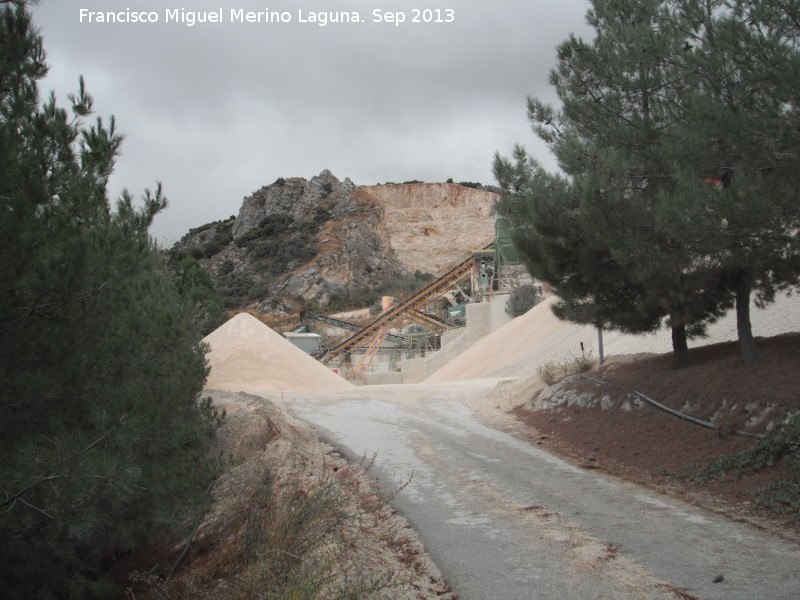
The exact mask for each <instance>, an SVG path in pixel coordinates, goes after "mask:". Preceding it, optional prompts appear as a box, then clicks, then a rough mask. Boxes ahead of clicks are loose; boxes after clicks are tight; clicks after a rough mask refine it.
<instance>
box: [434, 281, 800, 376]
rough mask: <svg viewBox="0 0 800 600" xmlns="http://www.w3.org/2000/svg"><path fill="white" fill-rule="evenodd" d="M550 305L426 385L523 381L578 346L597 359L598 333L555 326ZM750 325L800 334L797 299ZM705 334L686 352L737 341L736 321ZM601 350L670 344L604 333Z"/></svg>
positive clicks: (768, 332)
mask: <svg viewBox="0 0 800 600" xmlns="http://www.w3.org/2000/svg"><path fill="white" fill-rule="evenodd" d="M553 301H554V298H551V299H548V300H545V301H544V302H542V303H540V304H538V305H536V306H534V307H533V308H532V309H531V310H530V311H528V312H527V313H526V314H524V315H522V316H520V317H517V318H516V319H514V320H512V321H511V322H509V323H507V324H506V325H504V326H503V327H501V328H500V329H498V330H497V331H495V332H494V333H491V334H489V335H487V336H486V337H484V338H481V339H480V340H478V341H477V342H476V343H475V344H474V345H473V346H472V347H470V348H469V349H468V350H466V351H465V352H463V353H462V354H461V355H459V356H458V357H456V358H455V359H454V360H452V361H451V362H449V363H448V364H446V365H445V366H443V367H442V368H441V369H439V370H438V371H436V372H435V373H433V374H432V375H430V376H429V377H428V378H427V379H425V381H426V382H443V381H463V380H468V379H480V378H486V377H527V376H530V375H534V374H535V373H536V367H538V366H539V365H540V364H542V363H545V362H548V361H551V360H560V359H566V358H569V357H572V356H578V355H580V353H581V342H583V345H584V349H585V351H586V352H592V355H593V356H595V357H597V356H598V340H597V330H596V329H594V328H593V327H586V326H582V325H574V324H571V323H567V322H564V321H559V320H558V319H557V318H556V317H555V316H554V315H553V313H552V312H551V310H550V305H551V304H552V302H553ZM751 320H752V325H753V334H754V335H755V336H762V337H770V336H774V335H779V334H781V333H786V332H790V331H800V296H798V295H794V296H789V297H786V296H781V297H779V298H778V299H777V301H776V302H775V303H774V304H770V305H769V306H767V307H766V308H765V309H758V308H756V307H755V306H754V307H753V308H752V312H751ZM708 333H709V335H708V337H707V338H705V339H696V340H690V341H689V346H690V347H694V346H700V345H704V344H715V343H718V342H724V341H729V340H735V339H736V316H735V314H734V313H733V311H731V312H730V313H728V314H727V315H725V317H723V318H722V319H721V320H720V321H719V322H717V323H715V324H714V325H712V326H711V327H709V331H708ZM603 349H604V354H605V355H606V356H611V355H614V354H637V353H640V352H655V353H664V352H671V351H672V339H671V335H670V332H669V330H667V329H663V330H661V331H659V332H657V333H655V334H646V335H626V334H622V333H619V332H615V331H605V332H603Z"/></svg>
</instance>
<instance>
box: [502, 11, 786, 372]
mask: <svg viewBox="0 0 800 600" xmlns="http://www.w3.org/2000/svg"><path fill="white" fill-rule="evenodd" d="M588 21H589V23H590V24H591V25H592V26H593V27H594V29H595V31H596V37H595V39H594V40H593V41H592V42H585V41H583V40H581V39H578V38H576V37H570V38H569V39H568V40H567V41H565V42H564V43H562V44H561V46H559V48H558V63H557V66H556V68H555V69H554V70H553V71H552V73H551V82H552V83H553V85H554V86H555V88H556V92H557V93H558V96H559V98H560V100H561V102H562V105H563V107H562V108H561V109H560V110H556V109H554V108H553V107H551V106H549V105H547V104H545V103H543V102H542V101H540V100H538V99H535V98H530V99H529V102H528V110H529V117H530V120H531V123H532V126H533V129H534V131H535V132H536V134H537V136H538V137H539V138H540V139H541V140H542V141H544V142H545V143H546V144H547V145H548V146H549V148H550V149H551V150H552V151H553V153H554V154H555V155H556V157H557V159H558V162H559V167H560V169H561V173H562V174H554V173H549V172H547V171H546V170H545V169H543V168H542V167H541V166H540V165H539V164H538V163H537V161H536V160H535V159H534V158H532V157H530V156H529V155H528V154H527V153H526V151H525V150H524V148H522V147H517V148H515V150H514V152H513V156H512V158H511V159H505V158H501V157H499V156H497V157H496V159H495V163H494V171H495V175H496V177H497V179H498V181H499V182H500V184H501V186H502V191H503V193H502V200H501V202H500V205H499V209H500V211H501V213H502V214H503V215H504V216H507V217H508V218H509V221H510V222H511V223H512V225H513V226H514V228H515V229H514V232H513V234H512V236H513V240H514V243H515V246H516V248H517V250H518V251H519V253H520V255H521V256H522V257H524V259H525V260H526V262H527V263H528V267H529V270H530V272H531V273H532V274H533V275H534V276H535V277H537V278H538V279H540V280H543V281H548V282H550V283H552V284H553V285H555V286H556V293H557V294H558V296H559V298H560V301H559V302H558V303H557V304H556V305H555V307H554V312H556V313H557V314H558V315H559V316H560V317H562V318H567V319H570V320H573V321H576V322H579V323H586V324H592V325H595V326H602V327H604V328H606V329H619V330H623V331H627V332H632V333H638V332H645V331H652V330H654V329H657V328H659V327H660V326H661V325H662V324H663V323H666V324H667V325H668V326H669V327H670V328H671V330H672V336H673V348H674V354H675V358H676V364H677V365H678V366H685V365H686V364H687V363H688V360H689V354H688V347H687V339H688V338H691V337H693V336H698V335H703V333H704V330H705V328H706V326H707V325H708V324H709V323H711V322H713V321H714V320H716V319H717V318H719V316H720V315H721V314H723V313H724V312H726V311H727V310H729V309H730V308H732V307H735V309H736V313H737V324H738V334H739V341H740V348H741V356H742V360H743V362H745V363H747V362H751V361H753V360H755V357H756V352H755V344H754V340H753V334H752V331H751V327H750V317H749V310H750V300H751V297H755V299H756V300H757V301H758V302H760V303H767V302H770V301H771V300H772V299H774V297H775V294H776V293H778V292H780V291H782V290H785V289H790V288H792V287H795V286H796V285H797V284H798V281H800V250H798V249H800V243H798V242H800V238H798V235H799V234H798V232H800V205H798V203H797V201H796V189H797V183H798V174H799V173H800V169H799V168H798V167H800V154H799V153H798V148H800V144H799V143H798V142H800V139H798V131H800V129H798V127H797V123H798V118H800V113H798V109H797V105H796V102H795V99H796V96H797V90H798V84H799V83H800V82H799V81H798V77H799V75H798V73H800V70H799V69H798V66H800V52H798V41H797V40H798V35H797V34H798V26H797V24H798V22H800V19H798V14H797V8H796V7H795V6H794V5H793V4H791V5H790V4H786V3H783V2H777V1H766V2H760V3H752V2H748V1H746V0H734V1H731V2H723V1H722V0H665V1H661V0H641V1H633V0H630V1H627V2H619V1H609V0H596V1H595V2H593V9H592V10H591V11H590V12H589V15H588Z"/></svg>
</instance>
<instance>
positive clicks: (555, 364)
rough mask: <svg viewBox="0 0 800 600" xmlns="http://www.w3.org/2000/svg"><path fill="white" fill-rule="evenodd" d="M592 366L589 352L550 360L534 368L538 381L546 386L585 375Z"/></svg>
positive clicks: (592, 360) (592, 361) (592, 362)
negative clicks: (573, 376)
mask: <svg viewBox="0 0 800 600" xmlns="http://www.w3.org/2000/svg"><path fill="white" fill-rule="evenodd" d="M593 366H594V359H593V358H592V353H591V352H581V353H580V355H578V356H571V357H569V358H561V359H556V360H550V361H547V362H546V363H542V364H541V365H539V366H538V367H537V368H536V373H537V375H539V379H541V380H542V382H544V383H546V384H547V385H553V384H554V383H557V382H559V381H561V380H562V379H564V377H567V376H568V375H576V374H578V373H585V372H586V371H588V370H589V369H591V368H592V367H593Z"/></svg>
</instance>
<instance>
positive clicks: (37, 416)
mask: <svg viewBox="0 0 800 600" xmlns="http://www.w3.org/2000/svg"><path fill="white" fill-rule="evenodd" d="M45 72H46V66H45V62H44V52H43V50H42V42H41V38H40V37H39V35H38V34H37V32H36V31H35V29H34V27H33V24H32V22H31V17H30V14H29V13H28V12H27V10H26V8H25V3H24V2H14V3H8V2H6V3H3V6H1V7H0V212H2V219H0V281H2V287H0V380H2V381H3V386H2V387H0V439H1V440H2V442H0V488H1V489H0V540H2V541H0V565H1V568H0V573H2V574H0V589H2V590H3V596H4V597H5V598H44V599H47V598H84V597H110V596H112V595H114V593H113V592H112V591H111V588H110V587H109V586H110V584H109V582H108V581H107V580H106V579H105V578H104V577H103V575H104V572H105V571H106V570H107V568H108V567H109V566H110V565H111V564H113V562H114V560H116V559H117V558H118V557H119V556H121V555H123V554H124V553H126V552H129V551H131V550H133V549H134V548H137V547H139V546H141V545H142V544H143V543H146V542H149V541H153V540H155V539H160V538H161V537H162V536H164V535H165V534H166V533H167V532H170V531H171V530H173V528H174V527H175V526H176V525H179V524H180V523H181V517H182V516H183V515H184V514H185V511H186V510H187V508H188V507H189V506H190V504H191V501H192V499H193V498H195V497H196V496H197V495H198V492H200V491H201V490H202V489H203V488H204V487H205V484H206V483H207V481H208V477H209V474H210V470H209V467H208V466H207V463H206V461H205V460H204V459H203V458H204V452H205V450H204V444H205V440H207V439H208V434H209V433H211V432H212V431H213V428H214V426H215V423H216V416H215V414H214V412H213V410H212V409H211V408H210V406H209V405H208V402H203V403H198V401H197V397H198V393H199V392H200V390H201V388H202V385H203V382H204V378H205V375H206V366H205V357H204V348H203V347H202V345H201V344H199V341H200V336H199V333H198V331H197V329H196V327H195V324H194V322H193V320H192V315H191V311H192V307H191V306H190V305H188V304H187V303H186V302H185V301H184V299H183V297H182V296H181V295H180V294H179V292H178V289H177V286H176V283H175V281H174V279H173V277H172V276H171V275H170V274H169V273H168V272H167V271H166V270H165V269H164V268H163V261H162V259H161V257H160V255H159V252H158V250H157V248H155V246H154V244H153V242H152V240H151V239H150V237H149V235H148V233H147V231H148V227H149V225H150V224H151V222H152V220H153V218H154V217H155V215H156V214H157V213H158V212H159V211H160V210H162V209H163V208H164V206H165V205H166V200H165V199H164V197H163V196H162V194H161V190H160V187H159V189H157V190H156V191H155V192H154V193H152V194H151V193H149V192H147V193H146V194H145V196H144V198H143V200H142V208H139V209H136V208H134V204H133V200H132V198H131V197H130V195H128V194H127V193H125V194H123V196H122V198H121V199H120V200H119V201H118V203H117V205H116V207H115V209H114V210H112V209H111V207H110V206H109V202H108V197H107V192H106V188H107V183H108V178H109V176H110V175H111V172H112V169H113V166H114V161H115V158H116V155H117V153H118V151H119V148H120V144H121V143H122V137H121V136H120V135H119V134H118V133H117V131H116V127H115V123H114V121H113V119H111V120H110V121H109V122H108V123H106V122H104V121H102V120H101V119H97V120H96V121H95V122H94V124H92V125H89V126H85V125H84V121H85V119H86V117H87V116H88V115H89V114H90V113H91V108H92V99H91V97H90V96H89V94H88V93H87V92H86V90H85V87H84V84H83V81H82V80H81V81H80V85H79V90H78V92H77V93H76V94H75V95H73V96H70V98H69V100H70V103H71V110H70V111H68V110H65V109H62V108H60V107H59V106H58V105H57V102H56V100H55V98H54V97H53V96H52V95H51V97H50V98H49V99H48V100H47V101H46V102H45V103H44V104H43V105H40V103H39V98H38V89H37V82H38V80H39V79H40V78H41V77H43V76H44V74H45ZM116 595H119V592H117V593H116Z"/></svg>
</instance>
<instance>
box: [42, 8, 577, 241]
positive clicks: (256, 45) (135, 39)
mask: <svg viewBox="0 0 800 600" xmlns="http://www.w3.org/2000/svg"><path fill="white" fill-rule="evenodd" d="M128 8H130V10H133V11H154V12H155V13H156V14H157V16H158V18H159V22H157V23H146V24H132V23H129V24H120V23H107V24H100V23H95V22H92V23H88V22H86V21H85V20H84V22H83V23H81V22H80V15H81V9H86V10H89V11H102V12H106V11H125V10H126V9H128ZM231 8H234V9H244V10H245V11H256V12H264V11H265V10H269V11H274V12H283V11H287V12H288V13H289V14H290V15H291V18H292V22H290V23H260V24H259V23H231V22H230V9H231ZM415 8H416V9H420V10H422V9H432V10H435V9H441V10H442V12H441V13H439V15H440V16H441V17H442V18H443V19H447V18H449V14H452V15H453V17H454V18H453V22H451V23H411V22H410V21H411V19H412V17H413V16H414V14H416V13H415V12H414V11H413V9H415ZM588 8H589V3H588V0H562V1H561V2H552V1H545V0H535V1H528V2H524V1H521V0H495V1H494V2H489V1H487V0H419V1H414V2H409V1H407V0H381V1H377V0H325V1H323V0H319V1H317V2H299V1H291V0H276V1H274V2H263V1H262V2H253V1H250V0H234V2H232V3H230V4H228V5H226V6H224V7H222V15H223V19H224V21H225V22H223V23H208V24H199V23H198V24H196V25H194V26H193V27H189V26H187V25H186V24H181V23H174V22H171V23H166V22H165V18H166V15H165V10H167V9H173V10H174V9H178V10H180V9H185V10H187V11H218V10H220V3H215V2H211V1H208V0H194V1H192V2H188V1H186V0H167V1H166V2H164V1H163V0H161V1H160V2H151V1H149V0H128V1H126V2H120V1H116V0H78V1H75V0H43V1H42V3H41V4H40V5H39V6H38V7H36V8H35V9H34V18H35V21H36V23H37V25H38V26H39V27H40V28H41V31H42V34H43V36H44V44H45V49H46V51H47V54H48V63H49V64H50V67H51V70H50V74H49V76H48V78H47V79H46V80H45V82H44V84H43V86H42V88H43V91H46V90H49V89H53V90H55V91H56V93H57V95H58V98H59V100H60V101H61V102H62V103H63V104H64V105H66V94H67V93H69V92H71V91H74V90H75V89H76V88H77V80H78V76H79V75H80V74H83V75H84V77H85V79H86V85H87V89H88V90H89V92H90V93H91V94H92V95H93V96H94V98H95V109H96V113H97V115H98V116H103V117H107V116H108V115H112V114H113V115H114V116H115V117H116V119H117V124H118V127H119V128H120V129H121V130H122V131H123V133H124V134H125V135H126V141H125V143H124V145H123V151H122V156H121V157H120V159H119V161H118V163H117V169H116V172H115V175H114V178H113V180H112V188H111V192H112V194H113V195H114V196H116V195H118V193H119V191H120V190H122V189H123V188H127V189H128V190H129V191H131V192H132V193H134V194H135V195H137V196H138V195H140V193H141V192H142V191H143V190H144V189H145V188H146V187H149V188H151V189H152V188H153V187H155V184H156V182H157V181H161V182H163V185H164V190H165V193H166V195H167V197H168V198H169V201H170V206H169V208H168V209H167V210H166V211H165V212H164V213H163V214H161V215H160V216H159V217H157V219H156V222H155V224H154V226H153V234H154V235H155V236H156V238H158V239H159V240H160V241H161V242H162V243H163V244H171V243H172V242H174V241H175V240H177V239H178V238H179V237H180V236H181V235H183V234H184V233H186V232H187V231H188V229H189V228H190V227H196V226H198V225H201V224H203V223H206V222H209V221H215V220H218V219H224V218H227V217H228V216H229V215H233V214H236V213H237V212H238V210H239V207H240V206H241V202H242V198H243V197H244V196H247V195H249V194H250V193H251V192H253V191H255V190H256V189H258V188H260V187H261V186H263V185H267V184H269V183H272V182H273V181H275V180H276V179H277V178H278V177H306V178H310V177H312V176H314V175H316V174H318V173H319V172H320V171H322V170H323V169H330V170H331V171H332V172H333V174H334V175H336V176H337V177H339V178H340V179H344V178H345V177H349V178H350V179H352V180H353V182H355V183H357V184H363V185H372V184H375V183H384V182H387V181H396V182H402V181H406V180H411V179H420V180H423V181H429V182H434V181H445V180H446V179H447V178H450V177H452V178H453V179H454V180H455V181H465V180H467V181H480V182H482V183H484V184H493V183H495V182H494V180H493V177H492V174H491V161H492V156H493V154H494V152H495V151H500V152H501V153H503V154H509V153H510V151H511V149H512V147H513V145H514V144H515V143H517V142H520V143H523V144H525V145H526V146H527V147H528V149H529V151H530V152H531V153H532V154H534V156H536V157H537V158H539V159H540V160H541V161H542V162H543V163H545V164H546V165H552V164H553V161H552V158H551V157H550V156H549V155H548V153H547V151H546V149H544V148H543V147H542V146H541V145H540V144H539V143H537V140H536V139H535V138H534V136H533V134H532V133H531V132H530V129H529V126H528V122H527V119H526V114H525V99H526V96H528V95H533V96H537V97H539V98H543V99H547V100H550V101H554V100H555V95H554V93H553V90H552V88H551V87H550V86H549V84H548V74H549V71H550V69H552V68H553V66H554V65H555V46H556V45H557V44H559V43H560V42H561V41H563V40H564V39H565V38H566V37H567V36H568V35H569V34H570V33H576V34H578V35H583V36H585V37H588V36H589V34H588V28H587V26H586V24H585V19H584V17H585V13H586V10H587V9H588ZM299 9H301V10H302V11H303V13H304V15H305V16H306V18H308V16H309V13H311V12H317V11H326V12H330V11H335V12H338V11H358V13H359V15H360V16H361V18H362V19H363V20H364V22H362V23H343V24H334V23H330V24H328V25H327V26H325V27H321V26H319V25H317V24H313V23H300V22H298V21H299V18H298V17H299V15H298V10H299ZM375 9H378V10H380V11H382V12H383V13H386V12H398V11H400V12H403V13H404V14H405V16H406V22H405V23H402V24H400V25H399V26H395V25H393V24H387V23H385V22H384V23H376V22H373V18H374V16H373V11H374V10H375ZM446 9H452V11H453V13H446V12H445V10H446ZM420 16H421V17H424V16H426V15H425V14H420ZM433 16H436V13H435V12H434V13H433Z"/></svg>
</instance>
